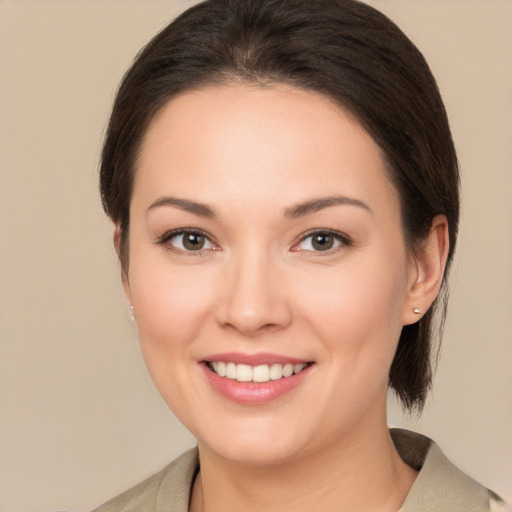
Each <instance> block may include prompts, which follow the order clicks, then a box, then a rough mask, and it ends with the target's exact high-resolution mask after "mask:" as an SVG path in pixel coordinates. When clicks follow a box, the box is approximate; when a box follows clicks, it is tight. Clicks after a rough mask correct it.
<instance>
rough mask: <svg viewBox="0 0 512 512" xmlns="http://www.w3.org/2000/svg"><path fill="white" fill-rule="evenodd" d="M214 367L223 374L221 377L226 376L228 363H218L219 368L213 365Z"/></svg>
mask: <svg viewBox="0 0 512 512" xmlns="http://www.w3.org/2000/svg"><path fill="white" fill-rule="evenodd" d="M213 369H214V370H215V371H216V372H217V373H218V374H219V375H220V376H221V377H225V376H226V363H217V368H215V366H214V367H213Z"/></svg>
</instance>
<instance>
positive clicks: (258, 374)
mask: <svg viewBox="0 0 512 512" xmlns="http://www.w3.org/2000/svg"><path fill="white" fill-rule="evenodd" d="M269 379H270V368H269V367H268V364H262V365H260V366H255V367H254V368H253V369H252V380H253V381H254V382H268V381H269Z"/></svg>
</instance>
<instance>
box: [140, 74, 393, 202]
mask: <svg viewBox="0 0 512 512" xmlns="http://www.w3.org/2000/svg"><path fill="white" fill-rule="evenodd" d="M171 189H172V192H173V195H176V194H178V195H180V194H182V195H185V196H187V195H190V194H191V193H193V194H194V196H195V197H194V198H195V199H198V200H203V201H206V202H211V201H212V200H215V199H218V200H219V201H223V200H230V201H234V199H235V198H237V197H240V198H244V199H243V200H247V199H249V197H245V196H250V198H251V199H252V198H255V197H260V198H266V199H267V200H269V201H270V200H275V199H277V198H279V199H280V200H281V201H282V202H286V201H290V202H294V201H297V200H301V199H304V198H303V197H301V196H308V197H311V196H315V195H325V194H326V193H330V195H332V194H333V193H340V194H341V193H343V194H348V195H361V194H362V195H370V196H372V195H376V196H379V195H380V196H382V194H383V193H387V194H388V195H389V194H391V196H394V189H393V187H392V185H391V183H390V182H389V180H388V178H387V174H386V167H385V163H384V159H383V157H382V154H381V151H380V148H379V147H378V145H377V144H376V143H375V142H374V140H373V139H372V138H371V136H370V135H369V134H368V133H367V132H366V131H365V130H364V128H363V127H362V126H361V125H360V123H359V122H358V121H357V120H356V119H355V118H354V117H353V116H352V115H351V114H350V113H349V112H347V111H346V110H345V109H343V108H342V107H340V106H339V105H337V104H336V103H335V102H334V101H332V100H331V99H329V98H327V97H325V96H323V95H320V94H318V93H313V92H306V91H303V90H301V89H297V88H294V87H291V86H286V85H273V86H267V87H262V86H249V85H240V84H234V85H225V86H217V87H207V88H202V89H198V90H193V91H188V92H186V93H183V94H181V95H179V96H177V97H176V98H174V99H172V100H171V101H169V102H168V103H167V104H166V105H165V106H164V107H163V108H162V109H161V110H160V111H159V112H158V114H157V115H156V116H155V118H154V119H153V121H152V122H151V124H150V126H149V128H148V130H147V133H146V134H145V137H144V139H143V144H142V147H141V151H140V153H139V158H138V162H137V172H136V179H135V186H134V195H138V194H139V193H140V194H139V195H141V194H143V195H144V196H155V195H158V194H161V193H162V191H163V190H166V191H167V190H169V192H170V191H171ZM212 198H213V199H212ZM134 199H135V198H134ZM392 199H393V197H392Z"/></svg>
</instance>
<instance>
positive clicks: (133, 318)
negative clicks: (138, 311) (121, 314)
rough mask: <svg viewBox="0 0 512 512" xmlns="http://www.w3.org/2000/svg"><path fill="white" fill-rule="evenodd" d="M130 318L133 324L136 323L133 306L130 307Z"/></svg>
mask: <svg viewBox="0 0 512 512" xmlns="http://www.w3.org/2000/svg"><path fill="white" fill-rule="evenodd" d="M130 318H131V319H132V322H135V315H134V314H133V306H130Z"/></svg>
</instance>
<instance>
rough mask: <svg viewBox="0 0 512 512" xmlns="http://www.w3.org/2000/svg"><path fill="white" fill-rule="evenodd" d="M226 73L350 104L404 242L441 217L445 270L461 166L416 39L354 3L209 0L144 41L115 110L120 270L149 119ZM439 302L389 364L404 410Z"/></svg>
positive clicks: (415, 242)
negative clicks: (391, 191)
mask: <svg viewBox="0 0 512 512" xmlns="http://www.w3.org/2000/svg"><path fill="white" fill-rule="evenodd" d="M234 80H237V81H245V82H249V83H256V84H272V83H286V84H290V85H293V86H296V87H300V88H301V89H305V90H311V91H316V92H320V93H322V94H325V95H327V96H328V97H330V98H333V99H334V100H335V101H337V102H338V104H340V105H341V106H343V107H344V108H346V109H348V110H349V111H351V112H352V113H353V114H354V115H355V116H356V118H357V119H358V120H359V121H360V122H361V124H362V125H363V126H364V127H365V129H366V130H367V131H368V132H369V133H370V135H371V136H372V137H373V139H374V140H375V141H376V143H377V144H378V145H379V146H380V148H381V149H382V151H383V153H384V155H385V158H386V159H387V167H388V171H389V177H390V179H391V180H392V182H393V183H394V185H395V187H396V189H397V190H398V192H399V195H400V201H401V210H402V222H403V229H404V233H405V238H406V241H407V243H408V244H409V245H410V246H411V247H412V248H417V247H418V246H419V245H420V244H421V241H422V240H424V239H425V237H426V236H427V234H428V233H429V231H430V227H431V223H432V219H433V218H434V216H435V215H437V214H444V215H446V217H447V219H448V226H449V238H450V252H449V255H448V265H447V269H448V268H449V264H450V262H451V259H452V257H453V251H454V247H455V240H456V235H457V227H458V220H459V174H458V164H457V158H456V154H455V149H454V146H453V142H452V137H451V133H450V129H449V125H448V120H447V116H446V112H445V109H444V105H443V102H442V100H441V97H440V94H439V91H438V88H437V85H436V82H435V79H434V77H433V76H432V73H431V71H430V69H429V67H428V65H427V63H426V61H425V59H424V58H423V56H422V54H421V53H420V52H419V51H418V49H417V48H416V47H415V46H414V45H413V43H412V42H411V41H410V40H409V39H408V38H407V37H406V36H405V35H404V34H403V32H402V31H401V30H400V29H399V28H398V27H397V26H396V25H395V24H394V23H393V22H391V21H390V20H389V19H388V18H386V17H385V16H384V15H383V14H381V13H380V12H378V11H377V10H375V9H373V8H372V7H370V6H368V5H366V4H363V3H361V2H358V1H356V0H207V1H205V2H202V3H199V4H197V5H195V6H193V7H191V8H190V9H188V10H187V11H185V12H184V13H183V14H181V15H180V16H179V17H178V18H177V19H176V20H175V21H173V22H172V23H171V24H170V25H168V26H167V27H166V28H165V29H163V30H162V31H161V32H160V33H159V34H157V35H156V36H155V37H154V38H153V40H152V41H150V43H149V44H148V45H147V46H146V47H145V48H143V50H142V51H141V52H140V53H139V55H138V56H137V58H136V60H135V62H134V64H133V66H132V67H131V68H130V69H129V71H128V72H127V73H126V75H125V76H124V78H123V81H122V83H121V85H120V87H119V90H118V93H117V97H116V100H115V103H114V106H113V110H112V114H111V117H110V122H109V125H108V129H107V134H106V138H105V143H104V147H103V153H102V161H101V167H100V185H101V197H102V201H103V206H104V209H105V212H106V213H107V215H109V216H110V217H111V219H112V220H113V221H114V222H115V223H116V224H117V225H118V227H119V229H120V235H121V243H120V254H119V255H120V259H121V264H122V266H123V268H124V269H125V270H126V269H127V266H128V250H127V247H128V239H129V226H130V217H129V207H130V199H131V194H132V186H133V177H134V173H135V166H136V158H137V154H138V151H139V148H140V145H141V141H142V139H143V136H144V134H145V132H146V129H147V127H148V125H149V123H150V122H151V120H152V119H153V116H154V115H155V113H156V112H158V110H159V109H160V108H162V107H163V106H164V105H165V104H166V103H167V102H168V101H169V100H170V99H171V98H172V97H174V96H175V95H177V94H179V93H180V92H183V91H186V90H190V89H193V88H198V87H204V86H208V85H215V84H227V83H229V82H232V81H234ZM445 284H446V272H445V278H444V285H445ZM444 288H446V286H444ZM445 292H446V290H445ZM443 297H446V295H443V294H442V295H441V296H440V297H438V299H437V300H436V302H435V303H434V304H433V306H432V307H431V308H430V309H429V311H428V312H427V313H426V314H425V315H424V316H423V317H422V318H421V320H420V321H419V322H417V323H415V324H413V325H407V326H404V328H403V330H402V333H401V336H400V340H399V344H398V349H397V352H396V354H395V358H394V360H393V364H392V366H391V370H390V375H389V384H390V386H391V387H392V388H393V389H394V390H395V392H396V393H397V395H398V396H399V398H400V399H401V400H402V403H403V404H404V406H405V407H407V408H408V409H409V410H411V411H412V410H414V409H415V408H416V409H418V410H421V409H422V407H423V404H424V402H425V399H426V395H427V392H428V390H429V388H430V386H431V381H432V366H431V353H432V350H433V343H432V334H433V328H432V324H433V315H434V312H435V309H436V305H438V303H439V302H440V301H441V302H442V304H441V305H442V308H441V317H442V319H441V325H440V328H439V333H440V332H441V330H442V322H443V319H444V315H445V308H446V302H445V301H444V302H443Z"/></svg>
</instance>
